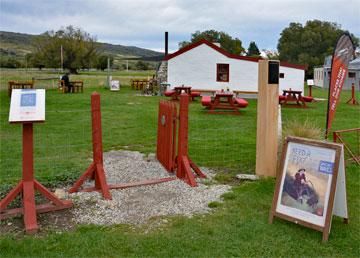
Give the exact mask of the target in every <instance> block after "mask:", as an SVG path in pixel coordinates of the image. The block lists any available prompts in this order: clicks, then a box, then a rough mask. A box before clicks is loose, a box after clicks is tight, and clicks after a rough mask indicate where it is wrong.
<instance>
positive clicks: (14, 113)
mask: <svg viewBox="0 0 360 258" xmlns="http://www.w3.org/2000/svg"><path fill="white" fill-rule="evenodd" d="M9 122H10V123H35V122H45V90H44V89H13V90H12V92H11V102H10V111H9Z"/></svg>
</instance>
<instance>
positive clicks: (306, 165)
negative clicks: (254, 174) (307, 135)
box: [269, 137, 348, 242]
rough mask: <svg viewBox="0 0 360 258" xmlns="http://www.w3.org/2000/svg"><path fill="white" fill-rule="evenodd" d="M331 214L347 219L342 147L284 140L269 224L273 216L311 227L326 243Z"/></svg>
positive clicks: (300, 139)
mask: <svg viewBox="0 0 360 258" xmlns="http://www.w3.org/2000/svg"><path fill="white" fill-rule="evenodd" d="M333 214H334V215H337V216H339V217H342V218H344V219H345V220H346V221H347V219H348V211H347V200H346V181H345V166H344V150H343V146H342V145H340V144H335V143H329V142H323V141H315V140H308V139H303V138H297V137H288V138H286V142H285V144H284V149H283V153H282V159H281V166H280V170H279V172H278V175H277V178H276V188H275V194H274V199H273V204H272V209H271V212H270V219H269V222H270V223H272V221H273V218H274V216H276V217H279V218H282V219H285V220H289V221H292V222H294V223H296V224H301V225H304V226H307V227H310V228H312V229H315V230H318V231H321V232H323V241H324V242H325V241H327V240H328V237H329V234H330V227H331V219H332V215H333Z"/></svg>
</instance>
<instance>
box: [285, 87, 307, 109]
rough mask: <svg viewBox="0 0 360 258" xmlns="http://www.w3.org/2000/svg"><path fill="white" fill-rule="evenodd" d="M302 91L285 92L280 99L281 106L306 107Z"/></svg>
mask: <svg viewBox="0 0 360 258" xmlns="http://www.w3.org/2000/svg"><path fill="white" fill-rule="evenodd" d="M301 94H302V91H301V90H291V89H290V90H283V95H282V96H281V97H280V100H279V103H280V104H281V105H287V104H289V103H295V105H294V106H297V107H306V103H305V100H304V98H303V97H302V96H301Z"/></svg>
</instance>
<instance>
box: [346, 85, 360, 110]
mask: <svg viewBox="0 0 360 258" xmlns="http://www.w3.org/2000/svg"><path fill="white" fill-rule="evenodd" d="M346 103H347V104H351V105H359V102H358V101H357V100H356V98H355V84H354V83H352V84H351V99H349V100H348V101H346Z"/></svg>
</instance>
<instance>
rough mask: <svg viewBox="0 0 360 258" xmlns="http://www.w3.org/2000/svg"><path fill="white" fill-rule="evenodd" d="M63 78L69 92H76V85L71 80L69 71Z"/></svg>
mask: <svg viewBox="0 0 360 258" xmlns="http://www.w3.org/2000/svg"><path fill="white" fill-rule="evenodd" d="M61 80H63V81H64V84H65V87H67V92H74V85H73V84H72V83H71V82H70V79H69V73H65V74H64V75H63V77H61Z"/></svg>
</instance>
